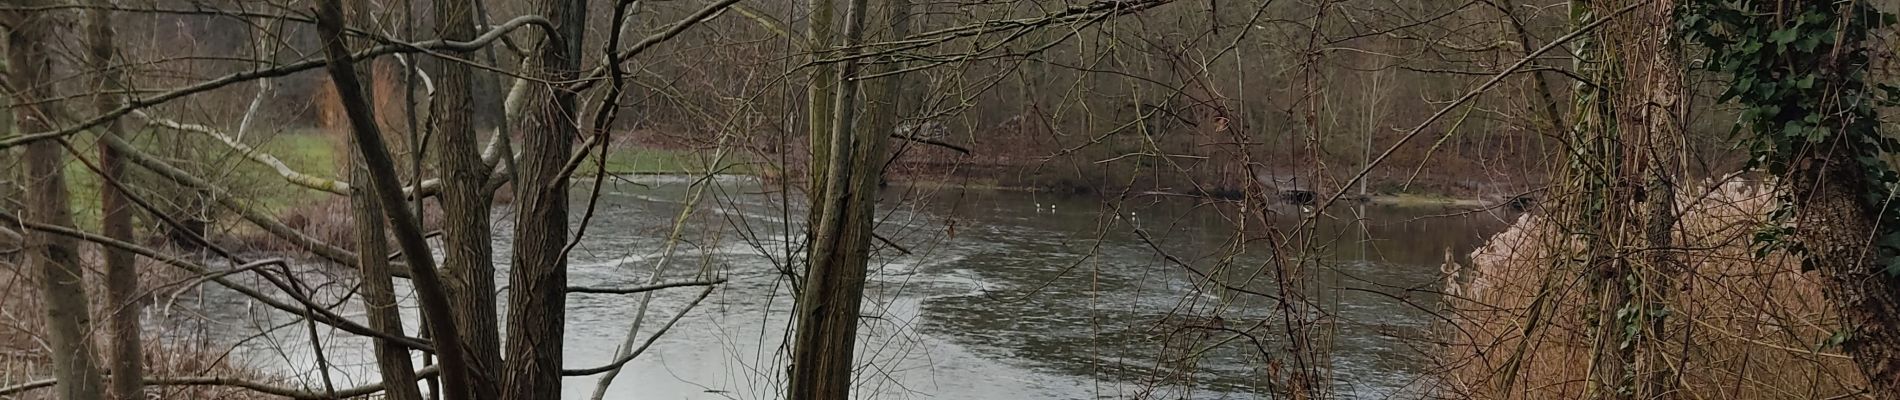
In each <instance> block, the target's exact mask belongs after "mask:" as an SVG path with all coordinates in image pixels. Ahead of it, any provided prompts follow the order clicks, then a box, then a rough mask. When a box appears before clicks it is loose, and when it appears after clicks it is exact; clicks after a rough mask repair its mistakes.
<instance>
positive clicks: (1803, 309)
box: [1439, 181, 1864, 400]
mask: <svg viewBox="0 0 1900 400" xmlns="http://www.w3.org/2000/svg"><path fill="white" fill-rule="evenodd" d="M1773 196H1774V195H1773V193H1772V192H1770V191H1769V190H1768V189H1766V188H1763V187H1761V186H1759V185H1757V184H1754V183H1747V182H1739V181H1730V182H1725V183H1722V184H1720V185H1714V186H1711V187H1707V188H1704V189H1701V190H1685V191H1684V192H1683V193H1681V194H1679V195H1678V197H1677V199H1678V204H1680V206H1679V207H1680V208H1679V210H1680V211H1682V212H1681V216H1682V218H1681V223H1680V224H1679V225H1677V227H1676V229H1675V230H1674V232H1673V235H1674V236H1675V240H1676V241H1677V243H1679V244H1680V246H1681V247H1682V248H1687V249H1699V250H1705V251H1694V252H1683V253H1682V254H1683V257H1684V258H1683V262H1684V265H1685V266H1687V268H1686V271H1685V272H1684V274H1683V277H1684V278H1683V280H1682V282H1681V284H1680V286H1679V287H1677V288H1674V289H1676V290H1677V291H1678V292H1677V293H1678V295H1677V296H1676V297H1675V298H1674V299H1673V301H1671V302H1670V303H1669V304H1667V305H1666V308H1667V310H1669V313H1668V314H1667V318H1666V319H1665V321H1666V322H1665V324H1666V327H1665V328H1664V329H1663V330H1662V331H1663V332H1667V333H1668V334H1667V336H1666V337H1664V338H1662V339H1661V340H1659V341H1658V343H1657V345H1659V346H1660V347H1661V349H1659V350H1660V351H1661V353H1662V354H1663V355H1664V356H1665V357H1666V358H1667V359H1668V360H1669V361H1670V362H1671V366H1669V367H1668V368H1669V369H1670V372H1672V375H1674V376H1676V377H1677V379H1678V381H1676V382H1670V383H1669V386H1671V387H1674V388H1676V390H1679V391H1680V392H1681V393H1696V394H1700V395H1702V396H1704V397H1707V398H1722V399H1738V400H1739V399H1814V398H1832V397H1834V396H1840V395H1852V394H1855V393H1858V389H1857V388H1858V387H1860V385H1862V384H1863V383H1864V380H1863V378H1861V377H1860V374H1859V373H1858V372H1857V371H1856V370H1855V366H1854V363H1853V361H1852V360H1851V359H1849V358H1847V357H1846V356H1845V355H1843V354H1842V353H1841V349H1840V348H1839V347H1838V346H1835V345H1832V343H1831V342H1830V341H1829V340H1830V336H1831V335H1832V334H1833V332H1835V331H1836V330H1837V329H1838V328H1839V327H1840V322H1839V320H1838V319H1837V318H1836V317H1835V316H1834V315H1833V314H1832V313H1831V312H1830V311H1829V310H1830V308H1829V304H1828V303H1827V302H1826V300H1825V298H1824V297H1823V296H1821V291H1820V288H1821V286H1820V282H1818V279H1817V277H1816V276H1815V275H1814V274H1811V273H1806V272H1803V271H1801V270H1800V263H1799V260H1798V259H1797V258H1794V257H1790V256H1789V255H1787V254H1784V253H1780V252H1776V253H1772V254H1768V255H1766V256H1765V257H1757V255H1756V254H1754V250H1753V249H1752V248H1751V244H1752V241H1751V240H1752V237H1753V235H1754V233H1755V232H1756V230H1757V229H1758V228H1760V227H1762V226H1763V224H1764V223H1765V221H1766V217H1765V215H1766V213H1767V211H1768V210H1769V209H1771V208H1772V207H1774V198H1773ZM1577 251H1578V247H1577V243H1576V242H1575V241H1573V239H1566V238H1565V236H1564V235H1561V234H1559V232H1556V231H1554V230H1553V229H1552V225H1551V224H1549V223H1547V222H1546V221H1545V219H1544V218H1543V217H1540V216H1537V215H1530V214H1526V215H1524V216H1521V217H1519V219H1518V221H1517V223H1515V224H1513V225H1512V226H1511V227H1510V228H1509V229H1508V230H1506V231H1504V232H1503V233H1500V234H1498V235H1497V236H1495V237H1493V238H1491V239H1490V241H1489V242H1487V244H1486V245H1485V246H1484V247H1482V248H1479V249H1478V250H1477V251H1475V252H1473V253H1472V254H1471V266H1470V267H1469V268H1456V267H1453V268H1451V269H1450V270H1449V271H1448V272H1449V273H1448V276H1447V278H1446V281H1445V288H1446V290H1445V292H1446V294H1447V297H1446V301H1445V304H1446V308H1447V311H1448V314H1449V316H1450V317H1451V320H1452V321H1453V322H1452V323H1451V324H1448V325H1447V326H1444V327H1442V330H1441V331H1440V332H1441V334H1442V335H1444V337H1445V338H1446V339H1447V340H1448V343H1447V346H1446V347H1445V348H1444V350H1443V352H1444V353H1443V355H1444V356H1443V357H1442V358H1441V361H1440V362H1441V363H1442V364H1441V367H1442V368H1443V371H1444V372H1443V375H1442V376H1443V377H1444V378H1445V379H1444V381H1443V382H1442V386H1440V387H1439V390H1440V391H1441V392H1442V394H1444V395H1446V396H1450V397H1460V398H1479V399H1575V398H1582V397H1584V393H1585V390H1586V386H1587V385H1588V383H1587V382H1588V377H1589V376H1590V375H1589V371H1590V370H1591V368H1592V367H1593V366H1592V358H1593V357H1594V354H1593V349H1592V346H1593V345H1592V343H1593V341H1592V338H1593V337H1594V333H1593V330H1594V329H1597V328H1596V326H1597V325H1598V324H1597V323H1596V322H1595V321H1591V320H1590V319H1591V318H1592V317H1593V316H1594V315H1595V313H1596V308H1597V304H1596V300H1595V299H1593V294H1592V293H1590V292H1589V291H1588V290H1585V286H1584V285H1583V281H1584V279H1586V278H1585V275H1586V274H1591V273H1594V272H1593V271H1582V270H1577V269H1574V268H1570V267H1564V268H1561V269H1559V266H1575V265H1578V264H1577V263H1574V262H1569V261H1567V258H1568V257H1573V256H1574V255H1575V254H1577Z"/></svg>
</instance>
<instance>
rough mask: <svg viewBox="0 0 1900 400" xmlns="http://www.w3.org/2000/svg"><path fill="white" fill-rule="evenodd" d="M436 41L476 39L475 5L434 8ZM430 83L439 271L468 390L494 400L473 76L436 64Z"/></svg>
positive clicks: (463, 66)
mask: <svg viewBox="0 0 1900 400" xmlns="http://www.w3.org/2000/svg"><path fill="white" fill-rule="evenodd" d="M435 24H436V33H437V35H438V36H440V37H441V38H443V39H446V40H456V41H468V40H471V39H474V38H475V11H474V3H473V2H467V1H439V2H436V3H435ZM432 64H433V65H431V68H430V70H431V72H430V73H429V75H430V76H431V78H433V79H434V80H435V88H436V93H435V96H433V99H432V100H430V101H429V108H430V109H429V115H430V116H431V118H429V119H430V120H431V121H435V133H434V137H435V139H436V144H435V149H436V150H435V157H436V163H437V164H436V165H437V168H436V170H437V171H438V172H439V173H441V174H442V191H441V197H440V199H441V202H442V217H443V226H442V252H443V256H442V268H443V269H444V270H446V271H447V273H448V275H449V279H448V289H449V293H448V294H449V301H450V302H452V303H453V304H454V306H455V319H456V321H457V322H459V323H460V325H459V326H460V327H461V328H462V336H461V340H462V342H461V343H460V346H462V349H463V350H464V351H467V352H468V361H469V363H470V365H471V366H472V367H473V368H474V371H477V374H476V375H475V376H473V377H472V378H473V379H474V380H475V386H474V387H473V388H471V390H473V394H474V396H475V398H476V399H479V400H489V399H495V398H496V396H499V395H500V394H501V389H500V387H498V386H497V385H498V383H497V381H496V380H495V376H494V375H492V374H484V373H480V372H479V371H493V369H494V368H497V367H500V366H501V365H502V364H501V332H500V331H498V330H497V329H499V327H498V322H497V321H496V320H495V317H496V314H495V310H496V308H495V265H494V250H493V249H492V248H491V247H490V246H491V244H490V242H489V241H490V239H492V238H491V234H490V229H489V224H488V209H489V204H490V202H489V193H491V192H490V191H488V190H486V187H487V185H488V182H487V178H488V164H486V163H484V162H482V155H481V149H479V148H478V147H479V145H478V144H477V140H476V138H475V126H474V122H475V112H474V108H473V104H474V103H473V102H472V100H471V96H470V94H469V87H470V75H471V73H470V68H469V66H468V64H467V63H463V62H461V61H460V60H450V59H436V60H434V62H433V63H432Z"/></svg>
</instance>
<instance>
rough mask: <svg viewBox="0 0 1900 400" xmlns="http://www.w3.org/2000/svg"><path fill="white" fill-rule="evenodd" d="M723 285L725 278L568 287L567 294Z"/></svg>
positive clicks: (633, 291) (635, 291) (648, 290)
mask: <svg viewBox="0 0 1900 400" xmlns="http://www.w3.org/2000/svg"><path fill="white" fill-rule="evenodd" d="M721 283H726V279H725V278H720V279H716V280H710V281H690V282H667V283H662V284H658V285H647V286H637V287H630V288H605V287H589V286H568V287H567V293H568V294H583V293H590V294H634V293H640V292H650V291H655V290H661V289H671V288H676V287H687V286H712V285H718V284H721Z"/></svg>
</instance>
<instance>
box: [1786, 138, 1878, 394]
mask: <svg viewBox="0 0 1900 400" xmlns="http://www.w3.org/2000/svg"><path fill="white" fill-rule="evenodd" d="M1840 142H1844V141H1835V142H1834V143H1823V144H1821V145H1820V146H1826V147H1820V149H1825V148H1830V147H1837V146H1850V145H1849V144H1845V143H1840ZM1815 153H1816V154H1815V155H1814V156H1813V157H1812V158H1809V159H1805V160H1801V161H1799V162H1798V163H1797V164H1796V168H1795V169H1794V171H1793V172H1792V174H1791V176H1790V177H1789V182H1788V185H1789V188H1790V189H1792V190H1793V191H1794V205H1795V209H1796V212H1795V218H1794V224H1795V235H1797V237H1798V238H1799V239H1800V240H1801V243H1802V246H1803V247H1805V248H1806V249H1808V251H1809V252H1810V254H1809V255H1808V259H1809V260H1810V261H1812V263H1813V265H1815V267H1816V269H1817V270H1818V271H1819V272H1820V273H1821V276H1822V278H1823V281H1822V283H1823V286H1822V288H1823V290H1824V291H1825V293H1826V294H1827V296H1828V298H1829V299H1832V300H1833V302H1834V303H1835V304H1836V305H1837V307H1838V308H1839V310H1840V312H1841V315H1842V319H1841V322H1842V323H1844V324H1846V326H1845V327H1843V329H1845V330H1846V331H1847V332H1848V333H1849V336H1848V339H1847V340H1846V341H1844V342H1842V348H1844V349H1845V350H1846V351H1847V353H1848V354H1851V355H1853V356H1854V360H1855V361H1856V362H1857V363H1859V365H1860V369H1861V372H1862V373H1863V374H1865V375H1866V377H1867V381H1868V385H1869V387H1870V389H1871V393H1873V394H1875V398H1879V399H1900V323H1897V322H1900V318H1896V317H1895V316H1897V315H1900V280H1897V279H1895V278H1894V276H1893V275H1891V274H1887V273H1884V272H1882V271H1881V269H1882V267H1883V266H1882V265H1881V264H1880V261H1881V260H1879V257H1876V256H1875V254H1877V252H1875V251H1873V250H1872V249H1871V248H1870V246H1869V243H1868V238H1870V237H1874V235H1875V232H1876V231H1875V226H1874V222H1875V221H1878V220H1879V219H1878V216H1879V215H1880V212H1879V210H1877V209H1871V208H1870V207H1868V206H1867V204H1866V203H1865V202H1862V201H1860V199H1861V198H1862V197H1864V196H1866V193H1868V192H1869V191H1868V189H1867V188H1866V187H1864V186H1863V185H1865V184H1864V182H1867V177H1866V175H1865V172H1864V171H1862V170H1861V169H1860V168H1859V165H1857V164H1856V163H1855V162H1854V161H1852V160H1846V159H1832V158H1828V157H1826V154H1827V153H1828V151H1816V152H1815Z"/></svg>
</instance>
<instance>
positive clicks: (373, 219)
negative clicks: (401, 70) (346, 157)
mask: <svg viewBox="0 0 1900 400" xmlns="http://www.w3.org/2000/svg"><path fill="white" fill-rule="evenodd" d="M351 158H352V159H353V160H352V164H353V165H352V166H351V167H350V185H351V186H352V187H353V188H354V190H352V191H351V192H350V205H351V207H350V210H351V211H352V213H353V215H354V219H355V220H356V260H357V263H358V264H360V265H361V266H362V271H363V309H364V311H365V313H366V314H368V317H369V327H370V329H374V330H376V331H379V332H389V333H392V334H401V333H403V332H404V330H403V325H402V313H401V309H400V306H401V304H402V303H400V302H397V301H396V286H395V278H394V277H393V276H392V273H391V268H390V265H389V258H387V257H384V256H383V255H384V254H389V239H388V236H387V235H386V234H385V233H384V231H383V218H382V217H383V206H382V204H381V203H380V202H379V200H377V199H376V196H373V195H371V194H370V193H369V190H370V185H371V184H370V182H369V170H368V168H367V167H365V166H363V165H362V154H361V153H358V152H354V151H352V152H351ZM374 343H375V344H374V346H375V351H376V367H377V368H378V369H379V371H378V372H380V373H381V374H382V377H383V382H386V384H385V385H386V386H387V387H388V390H387V391H386V392H384V394H383V395H384V396H386V397H387V398H389V399H390V400H421V399H422V391H421V390H420V389H417V388H416V384H415V382H416V372H415V371H416V370H415V365H414V364H413V362H412V361H411V360H410V358H409V349H408V348H407V347H404V346H403V345H401V344H398V343H395V342H392V341H390V340H387V339H382V338H377V339H376V341H375V342H374Z"/></svg>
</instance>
